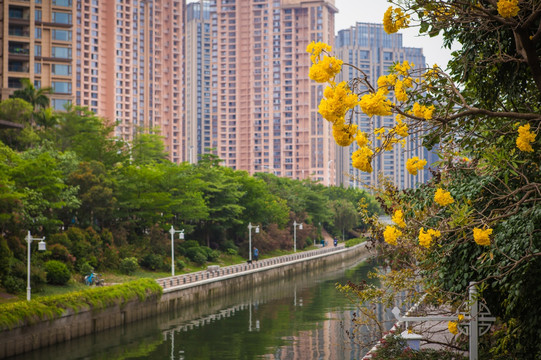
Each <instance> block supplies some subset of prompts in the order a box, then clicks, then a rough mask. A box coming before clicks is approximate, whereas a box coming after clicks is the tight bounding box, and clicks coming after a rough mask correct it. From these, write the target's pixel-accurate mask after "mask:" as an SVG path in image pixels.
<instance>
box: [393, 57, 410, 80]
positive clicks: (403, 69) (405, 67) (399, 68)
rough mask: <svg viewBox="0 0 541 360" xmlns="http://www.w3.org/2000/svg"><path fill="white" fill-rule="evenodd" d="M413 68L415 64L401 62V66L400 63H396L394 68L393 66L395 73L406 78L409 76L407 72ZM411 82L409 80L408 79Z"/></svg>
mask: <svg viewBox="0 0 541 360" xmlns="http://www.w3.org/2000/svg"><path fill="white" fill-rule="evenodd" d="M414 67H415V64H414V63H411V64H410V63H409V62H408V61H404V62H402V64H400V63H396V64H395V65H394V66H393V69H394V71H396V72H397V73H399V74H400V75H402V76H408V75H409V71H410V70H411V69H412V68H414ZM410 80H411V79H410Z"/></svg>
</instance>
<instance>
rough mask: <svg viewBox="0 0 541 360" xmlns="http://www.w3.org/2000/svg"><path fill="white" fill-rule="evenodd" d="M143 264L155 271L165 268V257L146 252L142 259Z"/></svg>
mask: <svg viewBox="0 0 541 360" xmlns="http://www.w3.org/2000/svg"><path fill="white" fill-rule="evenodd" d="M141 266H143V267H145V268H147V269H150V270H154V271H156V270H160V269H163V258H162V257H161V256H160V255H158V254H146V255H145V256H143V258H142V259H141Z"/></svg>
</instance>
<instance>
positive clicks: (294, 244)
mask: <svg viewBox="0 0 541 360" xmlns="http://www.w3.org/2000/svg"><path fill="white" fill-rule="evenodd" d="M297 226H298V227H299V230H302V223H298V222H297V220H295V221H293V252H297Z"/></svg>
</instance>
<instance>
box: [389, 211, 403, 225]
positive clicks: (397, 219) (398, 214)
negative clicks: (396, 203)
mask: <svg viewBox="0 0 541 360" xmlns="http://www.w3.org/2000/svg"><path fill="white" fill-rule="evenodd" d="M392 220H393V222H394V223H395V224H396V225H398V226H399V227H401V228H402V229H403V228H405V227H406V223H405V222H404V213H403V212H402V210H396V211H395V212H394V214H393V218H392Z"/></svg>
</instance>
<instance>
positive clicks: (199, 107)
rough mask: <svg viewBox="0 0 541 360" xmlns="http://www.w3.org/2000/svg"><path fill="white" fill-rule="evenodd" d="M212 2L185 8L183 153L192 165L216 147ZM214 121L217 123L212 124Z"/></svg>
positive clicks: (203, 2)
mask: <svg viewBox="0 0 541 360" xmlns="http://www.w3.org/2000/svg"><path fill="white" fill-rule="evenodd" d="M213 9H214V8H213V7H211V1H210V0H199V1H198V2H194V3H189V4H188V5H187V7H186V25H185V27H186V65H185V67H186V73H185V81H186V101H185V103H186V122H185V132H184V133H185V139H184V143H185V147H184V153H185V154H187V155H188V157H187V160H188V161H189V162H190V163H193V162H197V158H198V157H197V155H198V154H203V153H211V152H213V150H212V149H215V148H216V146H217V143H216V131H217V129H216V121H215V119H216V115H214V116H213V115H212V112H211V111H212V97H211V94H212V24H211V16H212V14H213V13H214V12H213V11H212V10H213ZM213 119H214V120H213Z"/></svg>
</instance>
